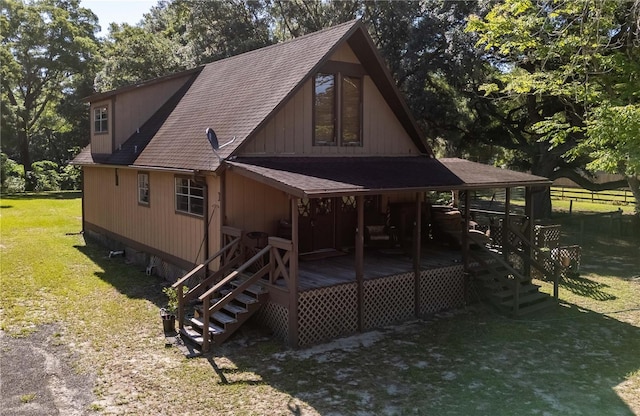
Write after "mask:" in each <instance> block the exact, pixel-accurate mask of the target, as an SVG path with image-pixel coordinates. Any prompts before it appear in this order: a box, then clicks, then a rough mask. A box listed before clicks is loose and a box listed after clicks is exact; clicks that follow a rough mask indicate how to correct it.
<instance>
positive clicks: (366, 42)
mask: <svg viewBox="0 0 640 416" xmlns="http://www.w3.org/2000/svg"><path fill="white" fill-rule="evenodd" d="M88 101H89V102H90V114H91V118H92V129H91V144H90V146H88V147H87V148H86V149H84V150H83V151H82V152H81V153H80V154H79V155H78V156H77V157H76V159H75V161H74V162H75V164H77V165H80V166H81V167H82V170H83V177H84V187H83V230H84V232H85V234H86V235H92V236H97V237H99V238H102V239H103V240H104V241H106V242H107V243H108V244H109V245H110V246H111V247H112V248H114V249H116V248H117V249H123V248H124V249H126V250H127V252H128V254H127V255H128V256H134V257H135V256H138V257H140V258H141V259H144V261H145V262H146V263H147V266H148V271H149V272H153V273H158V274H161V275H164V276H167V277H169V278H172V279H176V278H179V279H178V280H177V282H176V284H175V285H174V286H175V287H176V288H177V290H178V293H179V299H180V301H181V307H180V312H179V316H178V318H179V319H178V321H179V323H180V328H181V331H182V333H183V335H184V336H185V337H188V338H191V339H193V340H195V341H196V342H198V343H199V344H201V346H202V348H203V349H204V350H206V349H207V348H208V347H209V344H210V343H211V342H213V343H219V342H222V341H223V340H224V339H225V338H226V337H228V336H229V335H230V333H232V332H233V330H235V329H236V328H237V327H238V326H239V325H241V324H242V322H243V321H244V320H246V318H247V317H248V316H249V315H250V314H251V313H255V314H256V317H257V319H258V320H259V321H260V322H262V323H263V324H264V325H266V326H268V327H269V328H271V330H272V331H273V332H274V334H275V335H276V336H278V337H279V338H281V339H283V340H284V341H285V342H287V343H288V344H289V345H291V346H294V347H297V346H303V345H308V344H311V343H315V342H318V341H321V340H325V339H328V338H332V337H336V336H339V335H341V334H347V333H352V332H355V331H359V330H365V329H367V328H372V327H376V326H380V325H384V324H387V323H391V322H396V321H401V320H403V319H408V318H411V317H413V316H416V315H422V314H427V313H433V312H437V311H439V310H442V309H447V308H453V307H457V306H460V305H462V304H464V302H465V299H466V291H467V289H468V287H469V284H470V282H469V278H468V276H469V272H470V271H472V268H473V267H476V269H478V270H479V269H481V268H483V267H484V269H485V270H488V269H492V266H491V264H492V262H494V265H496V267H493V271H494V272H495V273H499V272H497V271H496V270H497V266H499V267H501V268H502V270H503V271H502V275H501V276H500V277H498V276H495V277H491V279H493V280H494V281H492V283H493V284H494V285H493V286H496V285H495V283H496V281H497V282H498V283H499V282H502V283H501V284H498V286H499V287H500V290H501V291H505V290H506V291H508V292H509V293H511V297H512V298H515V301H511V302H515V303H514V304H513V308H515V310H516V311H517V309H518V308H519V307H520V308H523V307H524V306H526V305H525V304H524V303H518V299H519V292H518V291H519V290H524V287H525V285H527V284H528V285H529V286H528V287H527V290H528V292H527V294H526V296H528V297H531V298H533V297H535V298H536V299H538V298H540V297H541V296H542V295H541V294H539V293H537V288H533V289H531V285H530V284H529V283H530V282H528V280H530V278H529V277H528V274H529V269H530V268H531V266H532V265H533V266H535V265H537V264H538V263H536V262H535V261H534V260H535V259H533V257H535V256H533V255H532V253H533V252H537V251H536V249H535V248H534V247H530V245H527V246H526V247H525V248H524V249H523V248H522V247H523V245H522V243H519V245H518V247H520V248H518V247H515V245H514V247H512V248H513V249H512V250H511V251H509V250H508V249H507V248H506V247H507V245H506V244H505V245H503V250H502V251H501V252H500V253H499V254H498V255H495V253H494V252H492V251H491V250H488V249H486V250H485V249H482V250H484V251H482V252H483V253H484V254H483V255H487V256H490V255H492V254H491V253H493V257H495V258H493V259H491V260H486V259H483V258H482V256H479V255H477V253H476V250H470V249H469V246H470V245H471V243H473V241H472V238H473V237H472V234H470V231H469V227H467V226H464V227H463V226H462V223H461V219H462V218H466V219H469V218H470V215H471V213H470V206H469V195H470V191H472V190H476V189H484V188H504V189H506V192H507V195H509V190H510V189H511V188H515V187H525V188H526V190H527V191H526V200H527V207H526V210H527V212H528V213H530V212H532V211H531V200H532V198H531V194H532V192H533V189H534V187H540V186H543V187H545V186H548V185H549V183H550V182H549V181H548V180H547V179H546V178H542V177H538V176H533V175H529V174H525V173H520V172H514V171H509V170H504V169H498V168H494V167H490V166H486V165H482V164H478V163H472V162H469V161H466V160H462V159H436V158H435V157H434V155H433V152H432V151H431V149H430V148H429V146H428V145H427V144H426V142H425V140H424V137H423V135H422V133H421V131H420V129H419V128H418V127H417V124H416V122H415V120H414V118H413V116H412V115H411V113H410V111H409V110H408V107H407V105H406V104H405V102H404V100H403V98H402V96H401V94H400V92H399V91H398V89H397V87H396V85H395V84H394V82H393V80H392V78H391V76H390V73H389V71H388V69H387V68H386V66H385V64H384V62H383V60H382V59H381V57H380V55H379V53H378V51H377V50H376V47H375V46H374V44H373V42H372V40H371V38H370V37H369V35H368V33H367V31H366V29H365V27H364V26H363V24H362V23H360V22H359V21H352V22H348V23H344V24H341V25H338V26H335V27H332V28H329V29H326V30H322V31H320V32H316V33H312V34H309V35H306V36H303V37H300V38H297V39H294V40H291V41H288V42H284V43H281V44H277V45H272V46H269V47H266V48H262V49H259V50H254V51H251V52H247V53H244V54H241V55H238V56H234V57H231V58H227V59H224V60H221V61H217V62H213V63H210V64H207V65H204V66H201V67H198V68H195V69H193V70H190V71H185V72H181V73H177V74H173V75H170V76H165V77H162V78H158V79H154V80H151V81H147V82H143V83H140V84H137V85H133V86H129V87H125V88H121V89H118V90H115V91H110V92H106V93H100V94H96V95H93V96H91V97H89V98H88ZM438 190H443V191H451V190H454V191H459V192H462V194H463V195H464V197H463V198H462V200H463V201H462V202H463V203H464V204H463V207H464V208H462V209H461V210H459V211H458V213H459V216H457V217H456V216H450V217H447V212H448V211H452V210H448V208H445V207H441V208H442V210H443V211H444V212H440V214H443V215H440V216H441V217H446V218H449V219H454V221H453V222H451V221H450V223H452V224H453V225H454V229H453V230H451V229H448V230H445V231H444V232H443V233H442V234H440V235H438V233H437V232H436V227H435V226H434V227H433V235H431V233H432V231H431V230H432V229H431V228H429V227H428V226H429V225H430V224H431V213H432V211H433V209H432V207H430V204H429V203H428V201H426V200H425V192H427V191H438ZM454 214H455V213H454ZM512 217H513V214H512V213H511V212H510V209H509V198H507V204H506V207H505V212H504V221H503V226H504V227H507V226H509V224H510V219H511V218H512ZM456 218H457V219H456ZM529 219H530V220H532V219H531V218H529ZM467 224H470V223H469V222H467ZM531 224H532V221H530V222H529V223H528V226H526V227H524V228H522V229H514V230H513V231H512V235H511V236H510V234H509V231H506V232H503V233H502V234H503V235H504V237H503V241H504V242H508V241H511V240H512V239H513V238H518V239H520V240H523V241H525V242H526V243H527V244H529V243H528V241H531V239H532V238H531V236H532V226H531ZM456 227H457V228H456ZM504 230H508V228H503V231H504ZM478 233H480V234H482V236H483V237H484V234H483V233H481V232H478ZM476 234H477V233H476ZM447 236H448V237H450V238H451V239H452V240H453V241H457V242H458V243H459V244H460V247H461V250H460V251H451V250H448V251H446V252H442V253H440V254H437V253H436V252H435V251H433V250H432V251H430V252H429V253H430V254H425V248H427V246H429V245H430V244H431V243H433V242H434V241H433V240H434V239H436V240H438V239H440V240H441V239H445V238H448V237H447ZM514 236H515V237H514ZM510 238H511V240H509V239H510ZM435 243H438V241H435ZM479 245H480V246H483V247H484V246H485V245H484V244H479ZM485 251H486V252H487V253H488V254H486V253H485ZM434 253H436V254H434ZM523 253H524V256H525V257H524V258H525V260H524V263H523V262H522V261H521V262H520V263H521V265H522V264H524V267H520V270H514V268H515V267H516V266H514V264H515V263H514V262H513V261H512V260H511V258H512V257H513V256H514V255H520V256H522V255H523ZM442 256H444V257H442ZM474 256H475V257H474ZM476 257H477V258H476ZM443 259H445V260H443ZM502 263H504V264H502ZM505 270H506V272H505ZM516 275H517V276H522V285H516V286H517V288H515V289H514V288H513V284H512V282H513V279H514V276H516ZM527 279H528V280H527ZM185 286H186V287H188V290H184V288H185ZM526 296H520V298H524V297H526ZM193 301H198V302H202V305H201V306H197V308H198V310H199V312H198V313H196V316H195V317H193V318H190V319H191V321H190V324H184V323H183V322H184V320H185V317H186V315H187V314H188V312H187V307H188V306H189V305H192V304H193ZM505 302H506V301H505Z"/></svg>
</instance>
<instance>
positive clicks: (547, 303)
mask: <svg viewBox="0 0 640 416" xmlns="http://www.w3.org/2000/svg"><path fill="white" fill-rule="evenodd" d="M554 305H556V302H555V300H554V299H553V298H552V297H548V298H547V299H545V300H543V301H541V302H537V303H534V304H531V305H526V306H522V307H520V308H518V316H522V315H528V314H531V313H534V312H538V311H541V310H544V309H547V308H550V307H552V306H554Z"/></svg>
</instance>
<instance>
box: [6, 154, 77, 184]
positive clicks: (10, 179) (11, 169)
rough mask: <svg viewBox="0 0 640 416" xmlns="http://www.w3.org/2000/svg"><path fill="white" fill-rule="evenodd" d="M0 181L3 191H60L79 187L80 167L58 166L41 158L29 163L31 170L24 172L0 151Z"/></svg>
mask: <svg viewBox="0 0 640 416" xmlns="http://www.w3.org/2000/svg"><path fill="white" fill-rule="evenodd" d="M0 158H1V164H2V166H1V170H0V174H1V176H0V181H1V189H2V192H3V193H18V192H24V191H25V189H28V190H30V191H36V192H41V191H60V190H77V189H80V185H81V184H80V178H81V175H80V169H79V168H78V167H76V166H71V165H64V166H58V164H57V163H55V162H51V161H49V160H41V161H38V162H33V163H32V164H31V171H29V172H27V174H26V175H25V174H24V169H23V167H22V166H21V165H19V164H18V163H17V162H16V161H14V160H12V159H9V157H8V156H7V155H6V154H4V153H0Z"/></svg>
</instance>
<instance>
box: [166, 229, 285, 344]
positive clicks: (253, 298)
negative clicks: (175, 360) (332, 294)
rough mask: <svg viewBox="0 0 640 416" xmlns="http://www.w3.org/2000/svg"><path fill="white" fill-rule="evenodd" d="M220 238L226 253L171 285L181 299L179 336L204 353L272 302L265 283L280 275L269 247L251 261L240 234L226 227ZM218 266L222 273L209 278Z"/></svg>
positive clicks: (240, 231) (242, 234)
mask: <svg viewBox="0 0 640 416" xmlns="http://www.w3.org/2000/svg"><path fill="white" fill-rule="evenodd" d="M222 233H223V238H224V243H225V245H224V247H223V248H221V249H220V250H219V251H218V252H217V253H216V254H214V255H213V256H211V257H210V258H208V259H207V260H205V261H204V262H203V263H201V264H199V265H197V266H196V267H194V268H193V270H191V271H190V272H189V273H187V274H186V275H184V276H183V277H182V278H180V279H179V280H178V281H177V282H175V283H174V284H173V285H172V287H173V288H174V289H175V290H176V292H177V298H178V317H177V318H178V325H179V332H180V335H181V337H182V338H183V339H185V340H187V341H190V342H193V343H195V344H196V345H197V346H198V347H199V348H200V349H201V351H202V352H207V351H208V350H209V346H210V345H211V344H213V345H220V344H221V343H222V342H224V341H225V340H226V339H228V338H229V337H230V336H231V335H232V334H233V333H234V332H235V331H237V330H238V328H240V327H241V326H242V324H244V323H245V322H246V321H247V320H248V319H249V318H250V317H251V315H253V314H254V313H255V312H256V311H258V310H259V309H260V306H261V305H262V304H263V303H264V302H265V301H266V299H267V298H268V296H269V293H268V291H267V290H266V288H265V285H263V284H262V282H263V280H262V278H263V277H265V278H266V277H269V276H270V274H273V270H272V269H276V268H275V267H272V266H273V265H272V264H271V258H272V257H273V253H271V250H272V246H271V245H267V246H266V247H264V248H262V249H260V250H259V251H258V252H257V253H255V254H254V255H253V256H252V257H251V258H250V259H248V260H247V259H246V256H245V247H244V245H243V244H242V240H243V236H244V233H243V232H242V230H239V229H236V228H232V227H226V226H225V227H222ZM275 244H277V241H276V242H275ZM214 260H219V267H218V270H215V271H213V272H211V271H210V270H209V264H210V263H211V262H213V261H214ZM280 263H282V259H280ZM278 270H280V269H278ZM185 292H186V293H185ZM188 308H190V309H191V311H190V312H189V313H188V312H187V309H188Z"/></svg>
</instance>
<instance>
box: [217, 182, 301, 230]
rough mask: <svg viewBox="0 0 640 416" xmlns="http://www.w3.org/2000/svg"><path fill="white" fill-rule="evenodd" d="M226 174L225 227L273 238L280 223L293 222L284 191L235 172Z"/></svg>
mask: <svg viewBox="0 0 640 416" xmlns="http://www.w3.org/2000/svg"><path fill="white" fill-rule="evenodd" d="M225 175H226V182H225V183H226V187H225V192H226V199H225V201H226V206H225V212H226V221H225V224H226V225H230V226H232V227H236V228H240V229H242V230H244V231H245V232H252V231H262V232H265V233H267V234H269V235H272V236H273V235H276V234H277V231H278V222H279V221H280V220H287V221H290V218H291V215H290V213H289V210H290V208H289V199H288V197H287V194H286V193H285V192H283V191H280V190H277V189H275V188H271V187H269V186H267V185H264V184H261V183H259V182H256V181H254V180H252V179H249V178H246V177H244V176H240V175H238V174H236V173H233V172H232V171H227V172H226V174H225Z"/></svg>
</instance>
